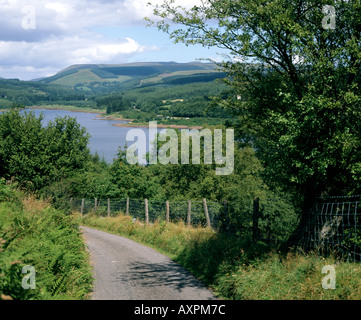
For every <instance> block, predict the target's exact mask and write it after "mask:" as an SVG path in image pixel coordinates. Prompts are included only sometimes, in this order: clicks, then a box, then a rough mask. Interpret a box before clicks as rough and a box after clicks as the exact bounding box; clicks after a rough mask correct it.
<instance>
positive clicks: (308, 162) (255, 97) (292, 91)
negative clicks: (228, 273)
mask: <svg viewBox="0 0 361 320" xmlns="http://www.w3.org/2000/svg"><path fill="white" fill-rule="evenodd" d="M326 5H327V6H326ZM330 5H332V6H333V7H334V9H335V15H333V8H332V7H330ZM154 13H155V15H156V16H158V17H159V18H160V19H158V20H157V21H153V22H152V21H150V24H151V25H155V26H157V27H158V28H159V29H160V30H162V31H164V32H166V33H168V34H169V36H170V37H171V38H172V39H174V41H175V42H183V43H185V44H187V45H193V44H198V45H199V44H200V45H203V46H206V47H218V48H222V49H225V50H226V52H227V54H228V56H226V57H225V58H224V61H223V62H222V63H219V66H220V67H221V68H222V70H223V71H226V72H227V74H228V77H227V78H226V79H225V81H226V83H227V84H228V85H229V88H230V92H231V95H229V98H228V99H227V100H226V101H225V100H223V102H222V101H220V102H222V103H223V104H224V105H225V106H226V107H227V108H229V109H230V110H232V111H233V112H234V114H235V115H236V116H237V121H236V122H235V123H234V124H233V125H234V126H235V127H236V128H237V129H238V130H237V132H238V136H239V138H240V139H242V141H244V142H246V143H247V144H249V145H251V146H252V147H254V148H255V150H257V154H258V156H259V158H260V159H261V160H262V162H263V163H264V165H265V168H266V170H265V174H266V178H267V182H268V184H273V185H275V186H276V185H278V186H283V187H284V188H287V189H290V188H293V190H294V191H295V193H297V194H298V196H300V197H301V198H302V199H303V203H304V205H305V207H304V209H305V210H306V209H307V204H309V203H311V201H312V199H313V198H314V197H316V196H322V195H336V194H350V193H354V192H360V190H361V189H360V182H361V126H360V125H361V121H360V117H361V94H360V92H361V91H360V89H361V88H360V85H361V71H360V70H361V3H360V1H359V0H349V1H344V0H326V1H323V0H317V1H316V0H242V1H241V0H202V1H200V2H199V4H196V5H194V6H193V7H191V8H184V7H182V6H179V5H177V4H176V3H175V1H173V0H165V1H164V3H163V4H161V5H157V6H155V8H154ZM333 22H335V24H334V23H333Z"/></svg>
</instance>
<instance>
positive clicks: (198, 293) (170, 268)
mask: <svg viewBox="0 0 361 320" xmlns="http://www.w3.org/2000/svg"><path fill="white" fill-rule="evenodd" d="M81 229H82V231H83V234H84V238H85V240H86V244H87V247H88V250H89V253H90V259H91V263H92V265H93V272H94V278H95V283H94V291H93V294H92V300H215V299H216V298H215V297H214V296H213V294H212V292H211V291H210V290H208V289H207V288H206V287H205V286H204V285H203V284H202V283H201V282H200V281H198V280H197V279H196V278H194V277H193V276H192V275H191V274H190V273H188V272H187V271H186V270H184V269H183V268H182V267H181V266H179V265H178V264H176V263H175V262H173V261H172V260H171V259H169V258H168V257H166V256H164V255H162V254H160V253H158V252H157V251H155V250H153V249H151V248H148V247H146V246H144V245H141V244H139V243H136V242H134V241H132V240H130V239H127V238H123V237H121V236H117V235H113V234H109V233H106V232H103V231H99V230H95V229H91V228H88V227H81Z"/></svg>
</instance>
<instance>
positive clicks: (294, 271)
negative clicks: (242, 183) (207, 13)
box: [77, 215, 361, 300]
mask: <svg viewBox="0 0 361 320" xmlns="http://www.w3.org/2000/svg"><path fill="white" fill-rule="evenodd" d="M77 217H78V219H79V221H80V223H82V224H83V225H85V226H89V227H94V228H97V229H101V230H104V231H108V232H111V233H114V234H119V235H122V236H125V237H128V238H130V239H133V240H135V241H137V242H139V243H142V244H145V245H148V246H150V247H153V248H155V249H157V250H158V251H160V252H161V253H164V254H166V255H168V256H169V257H170V258H172V259H173V260H174V261H176V262H177V263H179V264H180V265H182V266H183V267H185V268H186V269H187V270H189V271H190V272H192V273H193V274H194V275H195V276H196V277H197V278H198V279H200V280H202V281H203V282H204V283H205V284H206V285H207V286H208V287H210V288H211V289H212V291H213V292H214V293H215V295H216V296H218V297H219V298H221V299H230V300H350V299H355V300H359V299H360V298H361V266H360V264H357V263H347V262H340V261H336V260H335V259H334V258H332V257H328V258H324V257H321V256H318V255H317V254H315V253H311V254H302V253H292V252H288V253H282V252H281V251H279V250H278V248H277V247H275V246H270V245H266V244H265V243H263V242H252V241H249V240H247V239H246V240H245V239H240V238H236V237H233V236H229V235H222V234H219V233H217V232H215V231H212V230H210V229H204V228H193V227H186V226H185V225H184V224H183V223H179V224H174V223H170V224H166V223H164V222H160V223H154V224H153V225H150V226H146V225H144V224H142V223H139V222H134V221H132V218H131V217H129V216H123V215H121V216H118V217H96V216H95V215H87V216H85V217H79V215H77ZM326 265H334V266H335V270H336V289H328V290H326V289H324V288H323V286H322V281H323V280H324V281H326V280H325V277H326V276H327V274H323V273H322V269H323V267H324V266H326Z"/></svg>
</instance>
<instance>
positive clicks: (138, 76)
mask: <svg viewBox="0 0 361 320" xmlns="http://www.w3.org/2000/svg"><path fill="white" fill-rule="evenodd" d="M220 76H221V74H220V73H219V72H218V71H217V69H216V65H215V64H213V63H201V62H190V63H176V62H137V63H127V64H83V65H72V66H70V67H68V68H66V69H64V70H61V71H60V72H58V73H57V74H55V75H53V76H51V77H47V78H44V79H41V80H40V82H42V83H47V84H58V85H63V86H67V87H70V88H76V89H80V90H84V91H93V89H94V88H95V87H99V86H100V87H103V86H104V87H106V86H109V85H117V86H119V85H121V86H123V85H124V86H129V87H130V88H131V87H135V86H144V85H149V84H157V83H167V82H168V84H169V82H172V81H173V82H174V81H175V82H177V81H179V82H180V83H179V84H183V83H187V82H188V81H191V82H192V81H201V82H203V81H211V80H213V79H215V78H217V77H220ZM181 79H183V80H181ZM185 79H188V80H185Z"/></svg>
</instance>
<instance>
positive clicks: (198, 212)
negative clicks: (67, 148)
mask: <svg viewBox="0 0 361 320" xmlns="http://www.w3.org/2000/svg"><path fill="white" fill-rule="evenodd" d="M70 202H71V209H72V210H73V211H78V212H80V213H81V214H82V215H87V214H90V213H93V214H96V215H98V216H103V217H114V216H118V215H119V214H125V215H129V216H131V217H133V218H135V219H137V220H138V221H141V222H144V223H155V222H156V221H166V222H181V221H183V222H184V223H186V224H187V225H190V226H202V227H211V228H214V229H217V230H219V229H220V226H221V224H222V221H221V220H220V219H222V218H223V214H222V212H221V211H222V210H221V209H222V204H221V203H219V202H212V201H207V200H206V199H204V200H203V201H178V202H169V201H166V202H161V201H150V200H148V199H144V200H137V199H129V198H128V199H71V200H70Z"/></svg>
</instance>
